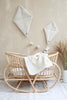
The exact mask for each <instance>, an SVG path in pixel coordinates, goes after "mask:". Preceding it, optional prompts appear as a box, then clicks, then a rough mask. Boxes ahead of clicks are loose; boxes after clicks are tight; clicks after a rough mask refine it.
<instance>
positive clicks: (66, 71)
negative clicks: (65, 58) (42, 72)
mask: <svg viewBox="0 0 67 100" xmlns="http://www.w3.org/2000/svg"><path fill="white" fill-rule="evenodd" d="M63 81H64V82H67V70H64V71H63Z"/></svg>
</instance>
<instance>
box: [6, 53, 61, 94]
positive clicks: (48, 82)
mask: <svg viewBox="0 0 67 100" xmlns="http://www.w3.org/2000/svg"><path fill="white" fill-rule="evenodd" d="M6 56H7V61H8V64H7V66H6V67H5V69H4V80H5V82H6V84H7V85H8V86H9V87H10V88H12V89H13V90H15V91H18V92H25V93H29V92H45V91H48V90H49V89H51V88H53V87H54V86H55V85H56V84H57V83H58V81H59V80H60V77H61V70H60V67H59V66H58V65H57V58H58V52H54V53H50V54H48V57H49V59H50V60H51V61H52V63H53V66H51V67H50V68H45V69H44V70H43V71H41V72H40V73H38V74H36V75H29V73H28V71H27V69H26V67H25V64H24V57H25V56H27V55H22V54H18V53H10V52H7V53H6ZM39 83H40V84H42V85H40V86H39ZM28 84H29V86H28ZM37 86H39V87H38V89H37ZM41 86H42V88H41ZM30 87H31V88H32V89H31V88H30ZM27 89H28V90H27Z"/></svg>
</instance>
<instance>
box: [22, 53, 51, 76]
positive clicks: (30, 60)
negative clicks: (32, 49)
mask: <svg viewBox="0 0 67 100" xmlns="http://www.w3.org/2000/svg"><path fill="white" fill-rule="evenodd" d="M24 60H25V66H26V68H27V70H28V72H29V74H30V75H35V74H37V73H39V72H41V71H42V70H44V69H45V68H49V67H51V66H52V62H51V61H50V59H49V58H48V54H46V53H37V54H35V55H33V56H27V57H24Z"/></svg>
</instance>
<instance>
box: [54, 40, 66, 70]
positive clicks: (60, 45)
mask: <svg viewBox="0 0 67 100" xmlns="http://www.w3.org/2000/svg"><path fill="white" fill-rule="evenodd" d="M56 50H57V51H58V52H59V54H60V58H61V60H62V64H63V67H64V70H67V42H66V41H60V42H59V43H58V44H57V45H56Z"/></svg>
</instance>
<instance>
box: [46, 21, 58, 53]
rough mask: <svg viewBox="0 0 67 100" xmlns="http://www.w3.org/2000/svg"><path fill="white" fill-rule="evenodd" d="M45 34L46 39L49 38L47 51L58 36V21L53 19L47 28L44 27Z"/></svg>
mask: <svg viewBox="0 0 67 100" xmlns="http://www.w3.org/2000/svg"><path fill="white" fill-rule="evenodd" d="M44 31H45V34H46V40H47V47H46V49H45V50H46V51H48V50H49V46H48V45H49V43H50V42H51V41H52V39H53V38H54V37H55V36H56V34H57V33H58V32H59V31H58V28H57V26H56V23H55V22H54V21H52V22H51V23H50V24H48V25H47V26H46V27H45V28H44Z"/></svg>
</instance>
